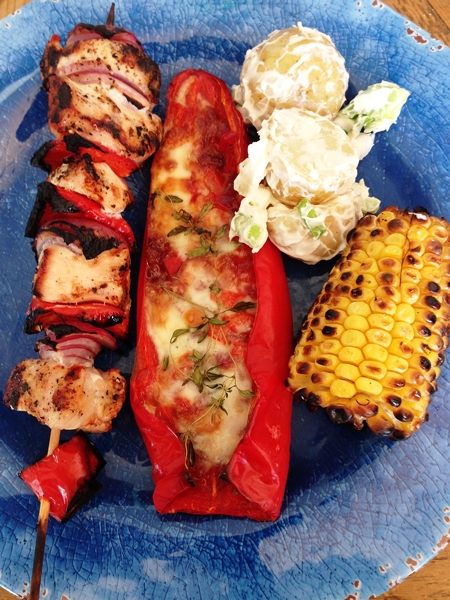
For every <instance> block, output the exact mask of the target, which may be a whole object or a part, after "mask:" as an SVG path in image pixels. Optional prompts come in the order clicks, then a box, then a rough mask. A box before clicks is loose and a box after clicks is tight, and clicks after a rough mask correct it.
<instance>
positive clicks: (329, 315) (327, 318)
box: [318, 308, 347, 327]
mask: <svg viewBox="0 0 450 600" xmlns="http://www.w3.org/2000/svg"><path fill="white" fill-rule="evenodd" d="M346 316H347V313H346V312H345V311H343V310H339V309H335V308H329V309H328V310H327V311H326V312H325V314H324V316H323V317H322V319H321V322H320V327H323V326H324V325H332V324H333V323H341V324H342V323H343V322H344V321H345V318H346ZM318 326H319V325H318Z"/></svg>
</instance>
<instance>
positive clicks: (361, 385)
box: [355, 377, 383, 396]
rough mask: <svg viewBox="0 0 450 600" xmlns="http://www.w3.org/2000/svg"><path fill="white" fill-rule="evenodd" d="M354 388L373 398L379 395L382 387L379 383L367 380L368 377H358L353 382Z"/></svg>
mask: <svg viewBox="0 0 450 600" xmlns="http://www.w3.org/2000/svg"><path fill="white" fill-rule="evenodd" d="M355 386H356V389H357V390H358V392H365V393H366V394H372V395H374V396H378V395H380V394H381V392H382V391H383V386H382V385H381V383H380V382H379V381H375V380H374V379H369V378H368V377H358V379H357V380H356V381H355Z"/></svg>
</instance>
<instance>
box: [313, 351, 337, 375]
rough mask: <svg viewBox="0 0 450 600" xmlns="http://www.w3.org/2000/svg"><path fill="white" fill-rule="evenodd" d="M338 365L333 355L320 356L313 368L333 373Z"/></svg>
mask: <svg viewBox="0 0 450 600" xmlns="http://www.w3.org/2000/svg"><path fill="white" fill-rule="evenodd" d="M338 364H339V359H338V357H337V356H336V355H335V354H322V356H319V357H317V358H316V360H315V363H314V365H315V368H316V369H318V370H319V371H328V372H329V373H334V371H335V370H336V367H337V366H338Z"/></svg>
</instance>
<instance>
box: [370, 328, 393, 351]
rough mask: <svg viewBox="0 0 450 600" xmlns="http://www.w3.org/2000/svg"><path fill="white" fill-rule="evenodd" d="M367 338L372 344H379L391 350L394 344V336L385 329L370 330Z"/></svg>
mask: <svg viewBox="0 0 450 600" xmlns="http://www.w3.org/2000/svg"><path fill="white" fill-rule="evenodd" d="M366 338H367V341H368V342H370V343H371V344H379V345H380V346H384V348H389V346H390V345H391V343H392V335H391V334H390V333H388V332H387V331H384V330H383V329H369V330H368V331H366Z"/></svg>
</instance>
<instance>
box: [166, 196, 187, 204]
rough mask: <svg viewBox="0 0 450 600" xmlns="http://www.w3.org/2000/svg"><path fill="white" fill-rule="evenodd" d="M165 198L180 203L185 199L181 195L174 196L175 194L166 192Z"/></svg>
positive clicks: (172, 202)
mask: <svg viewBox="0 0 450 600" xmlns="http://www.w3.org/2000/svg"><path fill="white" fill-rule="evenodd" d="M164 200H167V202H170V203H171V204H178V203H179V202H183V199H182V198H180V197H179V196H174V195H173V194H164Z"/></svg>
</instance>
